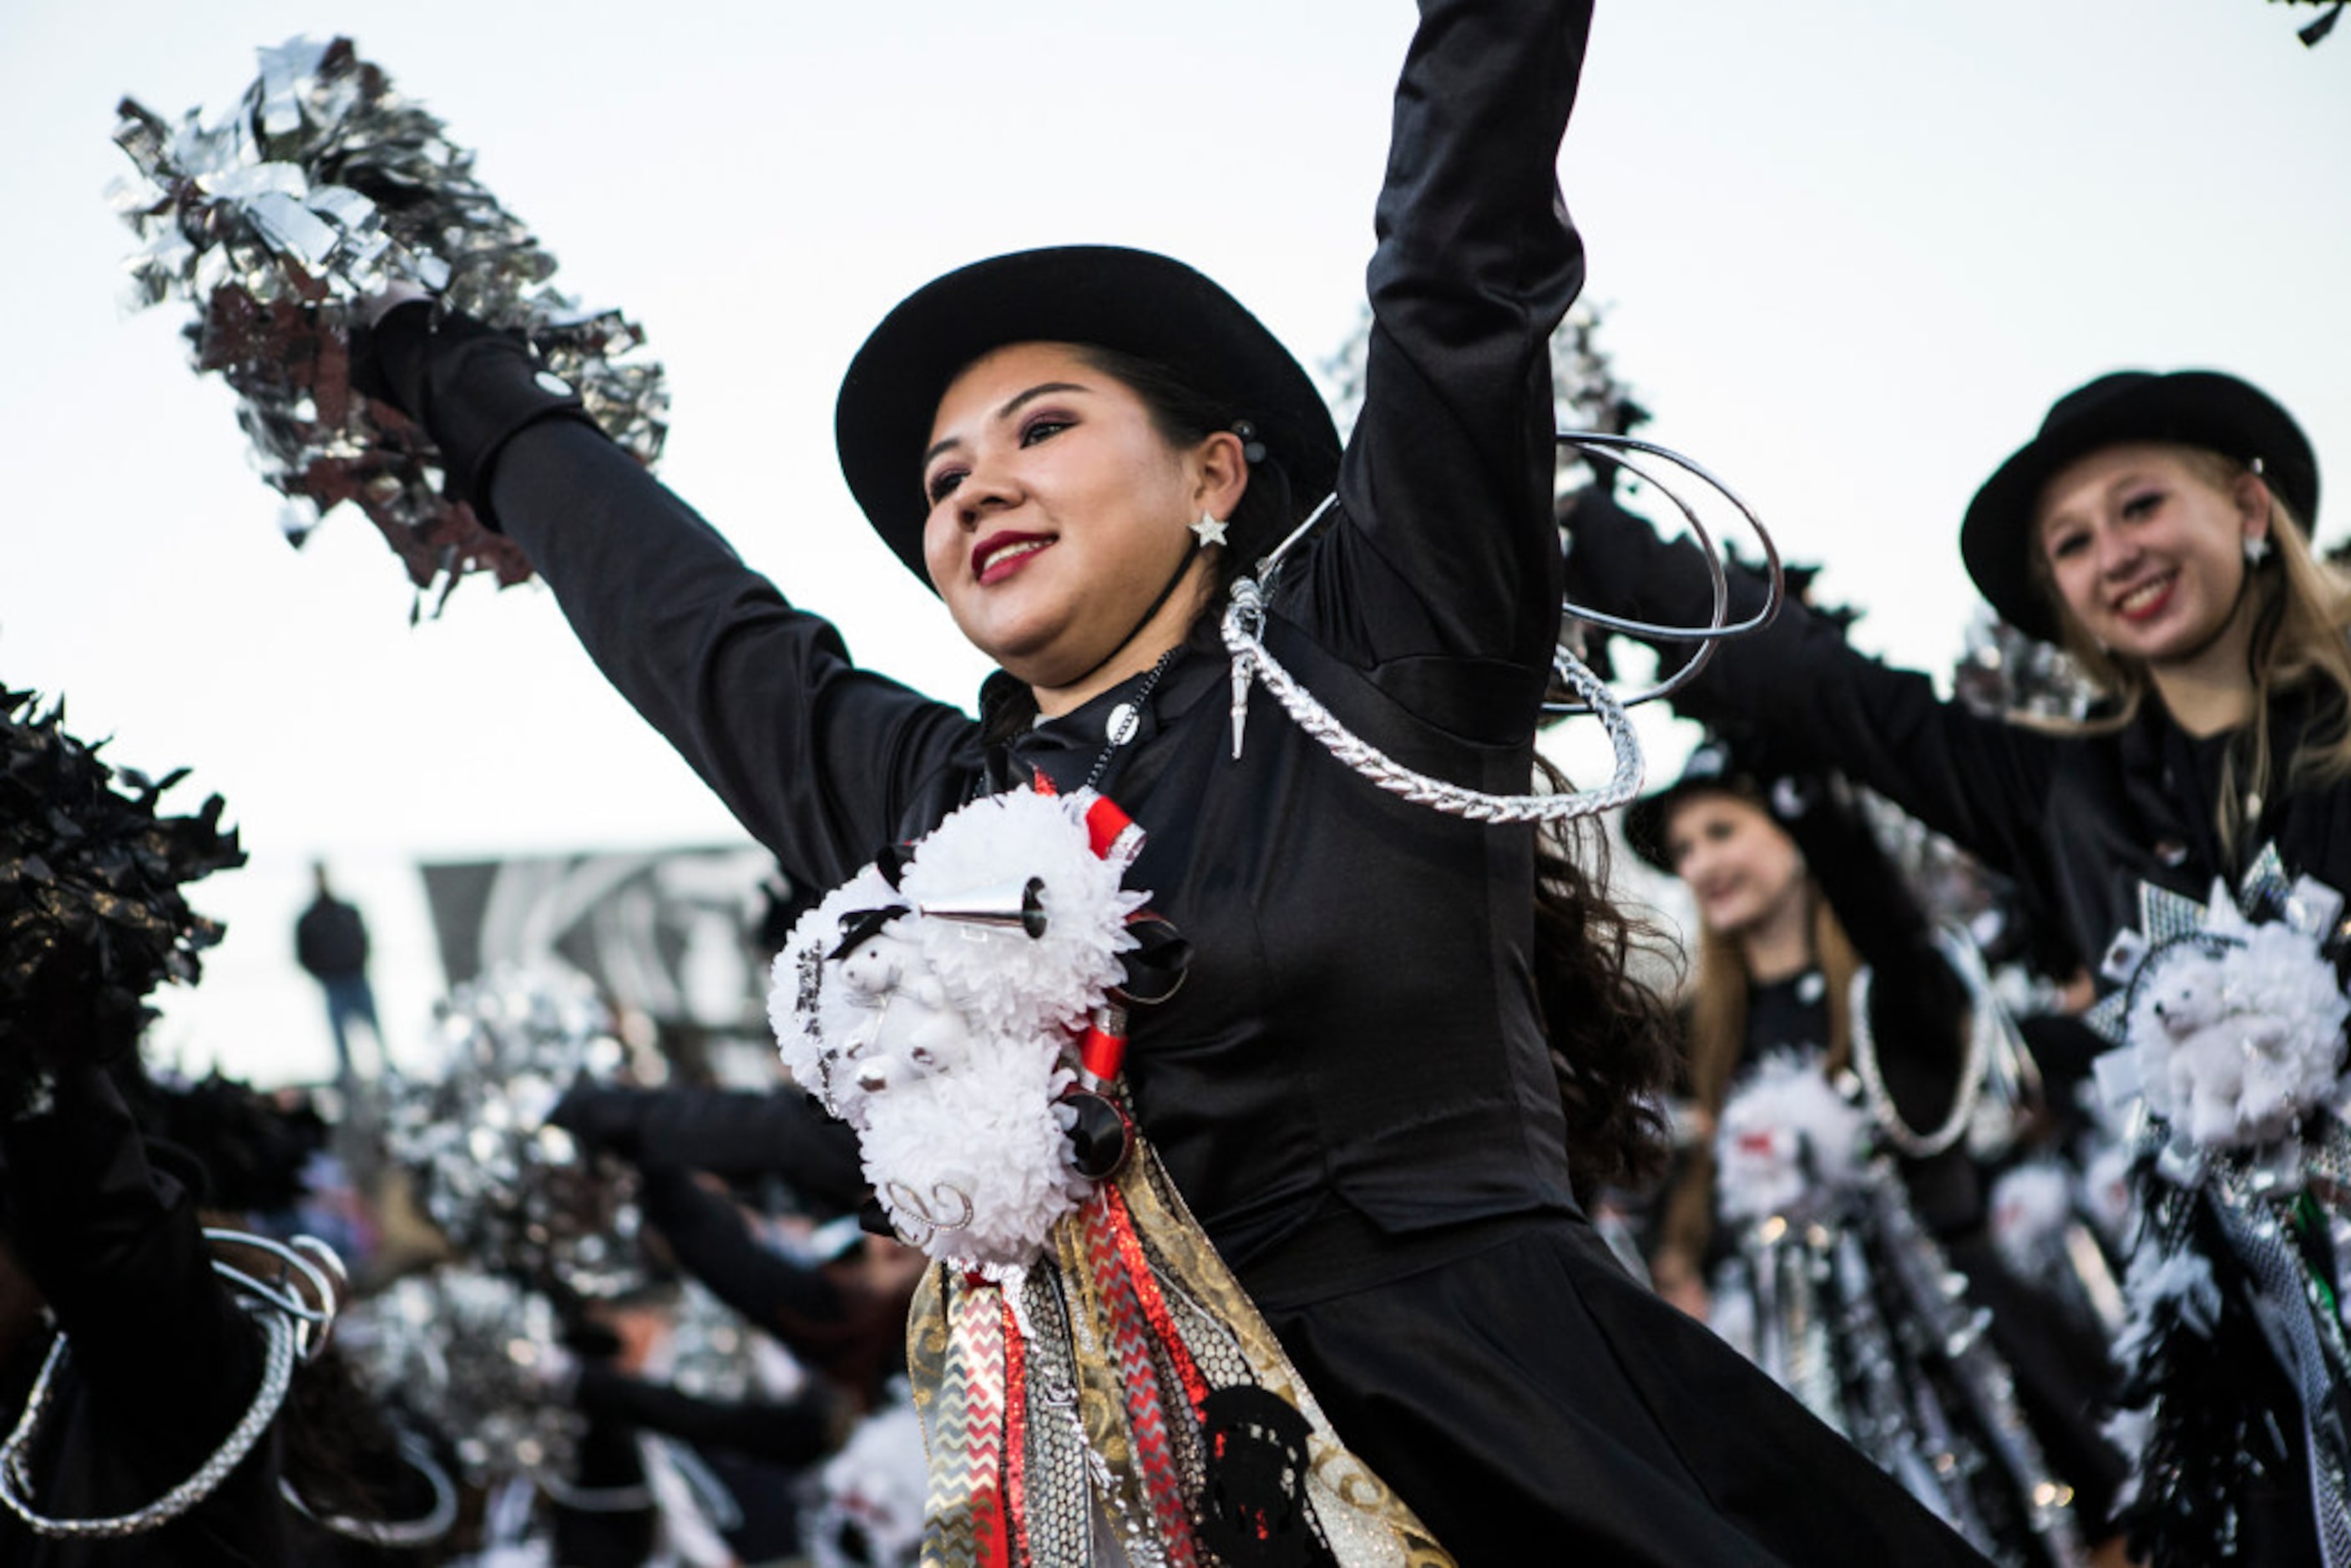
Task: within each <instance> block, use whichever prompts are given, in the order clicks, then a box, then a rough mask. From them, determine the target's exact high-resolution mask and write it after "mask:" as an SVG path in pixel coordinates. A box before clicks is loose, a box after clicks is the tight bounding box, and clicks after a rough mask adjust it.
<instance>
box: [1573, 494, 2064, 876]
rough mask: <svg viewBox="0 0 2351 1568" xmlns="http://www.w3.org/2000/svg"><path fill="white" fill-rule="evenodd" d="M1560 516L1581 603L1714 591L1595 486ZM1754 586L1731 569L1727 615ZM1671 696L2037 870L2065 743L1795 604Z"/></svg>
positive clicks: (1668, 611)
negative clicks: (1879, 654)
mask: <svg viewBox="0 0 2351 1568" xmlns="http://www.w3.org/2000/svg"><path fill="white" fill-rule="evenodd" d="M1568 524H1569V528H1568V531H1569V536H1570V543H1569V546H1568V580H1569V583H1568V586H1569V591H1570V592H1571V594H1572V595H1573V597H1574V598H1575V599H1576V600H1577V601H1579V602H1590V603H1592V604H1594V605H1597V606H1600V607H1603V608H1605V609H1607V610H1608V611H1610V612H1614V613H1617V614H1622V615H1627V616H1631V617H1633V618H1635V619H1638V620H1645V621H1650V622H1656V623H1659V624H1664V625H1702V624H1704V622H1705V621H1706V619H1707V615H1708V611H1709V610H1711V608H1712V601H1711V597H1710V594H1709V591H1708V583H1707V574H1706V568H1705V566H1704V565H1703V564H1702V563H1701V562H1700V561H1699V559H1698V550H1697V547H1695V546H1694V545H1691V544H1690V543H1688V542H1687V541H1681V542H1677V543H1675V544H1670V545H1669V544H1667V543H1665V542H1664V541H1662V540H1660V539H1659V538H1657V536H1656V530H1655V529H1653V528H1651V527H1650V526H1649V524H1648V523H1647V522H1646V521H1644V520H1643V519H1642V518H1640V517H1635V516H1634V515H1633V514H1631V513H1629V512H1627V511H1625V509H1624V508H1623V507H1619V506H1618V505H1617V504H1616V502H1615V501H1614V498H1612V497H1608V496H1606V495H1604V494H1603V493H1601V492H1599V491H1596V490H1595V491H1592V492H1589V493H1587V494H1586V495H1585V496H1583V497H1582V498H1581V499H1580V500H1579V501H1578V502H1577V503H1576V505H1575V507H1574V509H1573V512H1572V513H1571V514H1570V516H1569V518H1568ZM1762 598H1763V586H1762V584H1761V583H1760V582H1759V581H1757V580H1754V579H1752V578H1750V577H1747V576H1745V575H1743V574H1740V573H1737V572H1735V571H1734V573H1733V580H1732V593H1731V612H1732V614H1733V616H1734V617H1738V616H1744V615H1746V614H1749V613H1751V612H1753V611H1754V610H1755V609H1756V608H1757V607H1758V606H1759V605H1760V604H1761V602H1762ZM1675 707H1676V709H1677V711H1678V712H1680V713H1682V714H1684V715H1686V716H1688V717H1691V718H1696V719H1699V720H1702V721H1704V722H1706V723H1708V724H1709V725H1712V726H1715V727H1718V728H1721V729H1724V730H1727V731H1729V732H1732V733H1734V734H1755V735H1760V736H1763V737H1768V739H1769V743H1770V745H1771V747H1772V752H1773V756H1774V758H1775V760H1778V761H1780V762H1782V763H1783V764H1785V765H1786V766H1788V767H1791V768H1835V769H1837V770H1839V771H1842V772H1843V773H1844V774H1845V775H1847V776H1848V777H1849V778H1851V779H1853V780H1854V781H1855V783H1859V784H1865V785H1867V786H1868V787H1869V788H1871V789H1875V790H1876V791H1877V792H1878V793H1879V794H1881V795H1884V796H1885V797H1886V799H1887V800H1891V801H1893V802H1894V803H1895V804H1896V805H1897V806H1899V807H1901V808H1902V810H1905V811H1907V812H1908V813H1909V814H1910V815H1912V816H1914V817H1916V818H1917V819H1918V820H1919V821H1922V822H1924V823H1926V824H1927V826H1928V827H1929V828H1932V829H1934V830H1935V831H1937V832H1938V833H1941V834H1943V835H1944V836H1945V837H1947V838H1949V839H1950V840H1951V841H1953V842H1955V843H1957V844H1959V846H1960V847H1961V848H1962V849H1965V850H1967V851H1969V852H1970V853H1972V854H1974V855H1976V856H1978V857H1979V858H1980V859H1981V860H1983V861H1984V862H1986V863H1987V864H1989V865H1991V866H1992V867H1994V868H1995V869H1997V870H2000V871H2003V872H2006V873H2009V874H2011V875H2012V876H2015V877H2017V878H2018V879H2019V880H2021V881H2023V882H2026V883H2032V884H2035V885H2044V884H2045V883H2046V880H2047V879H2046V876H2045V873H2044V867H2045V862H2046V860H2047V856H2046V853H2045V852H2044V850H2043V845H2042V841H2041V838H2040V831H2039V830H2040V823H2041V820H2042V816H2043V810H2044V808H2045V806H2046V803H2047V800H2048V795H2049V782H2050V779H2051V776H2052V774H2053V770H2054V769H2055V768H2056V767H2057V766H2058V762H2059V757H2060V754H2061V752H2062V751H2063V750H2064V746H2065V743H2064V741H2062V740H2061V739H2059V738H2057V737H2052V736H2048V735H2043V734H2041V733H2038V732H2036V731H2033V730H2030V729H2025V728H2022V727H2019V726H2016V725H2012V724H2006V723H2003V722H2001V721H2000V720H1998V719H1992V718H1984V717H1980V716H1976V715H1974V714H1971V713H1970V712H1968V711H1967V710H1966V709H1965V708H1963V707H1960V706H1957V705H1955V704H1952V703H1947V702H1944V701H1941V700H1940V699H1938V697H1937V696H1936V695H1935V689H1934V685H1933V683H1931V682H1930V681H1928V678H1927V677H1926V676H1925V675H1923V674H1917V673H1916V672H1915V671H1908V670H1896V669H1889V668H1887V667H1886V665H1884V664H1880V663H1879V662H1878V661H1876V659H1873V658H1870V657H1869V656H1868V655H1866V654H1865V653H1860V652H1858V651H1856V650H1855V649H1854V648H1853V647H1852V646H1850V645H1849V644H1848V643H1846V642H1845V640H1844V636H1843V635H1842V634H1841V633H1840V632H1838V631H1837V629H1836V628H1835V627H1834V626H1831V625H1830V624H1828V623H1827V622H1823V621H1818V620H1815V619H1814V618H1813V617H1812V616H1810V615H1808V614H1806V613H1805V612H1804V611H1803V609H1802V606H1799V605H1790V606H1788V607H1786V608H1785V609H1784V610H1782V612H1781V614H1780V618H1779V620H1778V621H1776V622H1773V624H1772V625H1771V627H1770V628H1769V629H1768V630H1766V631H1765V632H1762V633H1761V634H1760V635H1758V636H1755V637H1752V638H1749V639H1747V640H1745V641H1742V642H1737V643H1730V644H1729V645H1728V646H1726V647H1724V648H1723V649H1722V650H1721V651H1720V652H1719V653H1717V654H1716V656H1715V659H1714V662H1713V663H1712V664H1710V665H1708V668H1707V670H1706V673H1705V674H1702V675H1701V676H1700V677H1699V678H1698V681H1697V682H1696V683H1695V684H1694V685H1690V686H1687V687H1686V688H1684V691H1683V693H1682V695H1680V696H1679V697H1677V699H1676V701H1675Z"/></svg>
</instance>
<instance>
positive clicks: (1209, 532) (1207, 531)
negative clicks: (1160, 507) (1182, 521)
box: [1185, 512, 1226, 547]
mask: <svg viewBox="0 0 2351 1568" xmlns="http://www.w3.org/2000/svg"><path fill="white" fill-rule="evenodd" d="M1185 526H1186V528H1190V529H1191V530H1192V534H1193V537H1194V538H1197V539H1198V540H1199V541H1200V543H1201V545H1202V546H1203V547H1206V546H1208V545H1220V544H1222V543H1224V542H1225V528H1226V525H1225V524H1223V523H1220V522H1218V521H1217V519H1216V517H1215V516H1214V515H1213V514H1211V513H1208V512H1202V513H1201V514H1200V520H1199V521H1198V522H1196V523H1187V524H1186V525H1185Z"/></svg>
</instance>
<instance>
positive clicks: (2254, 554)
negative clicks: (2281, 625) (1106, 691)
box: [1193, 523, 2270, 566]
mask: <svg viewBox="0 0 2351 1568" xmlns="http://www.w3.org/2000/svg"><path fill="white" fill-rule="evenodd" d="M1198 526H1199V525H1198V524H1196V523H1195V524H1194V525H1193V527H1195V528H1197V527H1198ZM2267 559H2270V541H2269V540H2268V538H2265V537H2263V536H2262V535H2259V534H2254V535H2251V536H2249V537H2248V538H2246V540H2245V564H2246V565H2247V566H2259V565H2261V564H2262V562H2263V561H2265V560H2267Z"/></svg>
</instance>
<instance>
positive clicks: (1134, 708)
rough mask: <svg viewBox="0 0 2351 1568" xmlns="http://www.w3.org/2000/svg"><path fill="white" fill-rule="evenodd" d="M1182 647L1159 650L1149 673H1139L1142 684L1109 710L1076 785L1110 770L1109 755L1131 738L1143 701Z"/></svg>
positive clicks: (1088, 782)
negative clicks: (1095, 751) (1098, 750)
mask: <svg viewBox="0 0 2351 1568" xmlns="http://www.w3.org/2000/svg"><path fill="white" fill-rule="evenodd" d="M1183 650H1184V644H1183V643H1176V644H1175V646H1173V647H1171V648H1169V649H1168V650H1167V651H1166V652H1165V653H1162V654H1160V655H1159V662H1158V663H1157V664H1154V665H1152V666H1151V673H1150V674H1147V675H1145V676H1144V677H1143V684H1142V685H1139V686H1137V687H1135V688H1134V695H1133V696H1131V697H1128V698H1127V699H1126V700H1125V701H1124V702H1122V703H1120V704H1119V705H1118V706H1115V707H1113V708H1112V709H1111V710H1110V719H1109V722H1108V723H1106V724H1104V725H1103V726H1102V730H1103V737H1102V754H1101V755H1100V756H1098V757H1096V758H1094V765H1093V767H1092V768H1090V769H1089V770H1088V771H1087V773H1086V781H1085V782H1084V783H1083V784H1081V785H1080V786H1078V787H1079V788H1080V789H1092V788H1093V787H1094V786H1095V785H1097V784H1099V783H1101V782H1102V775H1103V774H1104V773H1106V772H1108V771H1109V770H1110V759H1111V758H1113V757H1115V756H1116V755H1118V751H1119V748H1120V747H1123V746H1124V745H1126V744H1127V743H1128V742H1129V741H1131V740H1133V739H1134V737H1135V732H1136V731H1138V730H1140V729H1141V728H1142V727H1143V705H1144V704H1145V703H1147V702H1149V701H1150V700H1151V694H1152V693H1153V692H1154V691H1155V690H1156V689H1158V685H1159V681H1160V677H1161V676H1163V675H1165V674H1166V673H1167V666H1169V665H1170V664H1174V663H1175V655H1176V654H1177V653H1182V652H1183Z"/></svg>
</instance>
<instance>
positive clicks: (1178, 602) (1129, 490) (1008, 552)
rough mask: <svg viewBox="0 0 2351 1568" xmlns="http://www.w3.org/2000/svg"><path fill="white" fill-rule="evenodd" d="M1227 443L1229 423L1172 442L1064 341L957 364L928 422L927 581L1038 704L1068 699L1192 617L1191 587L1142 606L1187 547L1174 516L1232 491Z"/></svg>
mask: <svg viewBox="0 0 2351 1568" xmlns="http://www.w3.org/2000/svg"><path fill="white" fill-rule="evenodd" d="M1239 446H1240V443H1239V441H1238V439H1237V438H1236V437H1234V436H1232V435H1231V434H1220V435H1217V436H1211V437H1209V438H1208V439H1207V441H1205V442H1203V443H1202V444H1200V445H1199V446H1198V447H1196V448H1190V449H1186V448H1182V447H1178V446H1176V445H1175V444H1172V443H1170V442H1169V441H1168V440H1167V439H1166V437H1165V435H1164V434H1161V432H1160V430H1159V428H1158V426H1157V424H1156V423H1155V422H1154V420H1153V417H1152V413H1151V410H1150V408H1149V406H1148V405H1147V404H1145V403H1144V401H1143V400H1142V398H1141V397H1139V396H1137V395H1136V393H1135V392H1134V390H1133V389H1131V388H1130V387H1128V386H1127V385H1126V384H1125V383H1124V382H1121V381H1119V380H1118V379H1117V378H1116V377H1114V376H1112V375H1109V374H1107V373H1106V372H1104V371H1101V370H1099V369H1097V368H1095V367H1094V366H1093V365H1092V364H1091V363H1089V362H1088V361H1087V360H1086V358H1085V357H1084V355H1083V353H1082V352H1081V350H1078V349H1076V348H1073V347H1071V346H1070V345H1068V344H1061V343H1016V344H1012V345H1010V346H1008V347H1006V348H1002V349H998V350H995V351H994V352H992V353H990V354H988V355H987V356H986V357H984V358H982V359H980V360H978V361H975V362H973V363H972V364H971V365H970V366H969V367H967V369H966V370H965V371H963V372H962V373H961V374H960V375H958V376H957V377H956V379H955V382H953V383H952V384H951V385H950V386H949V387H948V388H947V390H946V395H945V396H943V397H942V398H941V399H940V400H939V408H938V413H937V416H936V417H935V420H934V421H933V423H932V427H931V446H930V449H929V451H928V452H927V453H926V454H925V457H924V461H923V474H922V482H923V491H924V496H925V499H926V500H927V502H928V503H929V506H930V512H929V516H928V517H927V518H926V520H925V523H924V528H923V556H924V563H925V566H926V567H927V568H928V570H929V571H930V576H931V581H932V583H933V584H934V585H935V586H936V588H937V589H938V591H939V595H940V597H941V598H943V599H945V600H946V605H947V609H948V611H949V612H951V613H952V614H953V615H954V616H955V620H956V626H957V627H959V628H960V629H961V630H962V632H963V634H964V635H965V636H966V637H967V638H968V639H969V640H970V641H971V643H972V644H973V645H974V646H975V647H977V648H978V649H979V650H980V652H982V653H986V654H987V656H988V657H989V658H991V659H993V660H995V661H996V662H997V663H998V664H1000V665H1002V666H1003V667H1004V668H1005V669H1006V670H1008V671H1009V672H1010V673H1011V674H1014V675H1015V676H1017V677H1019V679H1020V680H1022V681H1025V682H1027V683H1028V684H1029V685H1030V686H1031V687H1033V688H1036V689H1037V690H1038V692H1039V695H1040V706H1044V709H1045V711H1047V712H1049V713H1050V712H1055V711H1060V710H1061V709H1064V708H1066V707H1068V706H1075V703H1076V702H1078V701H1082V700H1083V699H1084V696H1085V695H1091V693H1090V692H1075V695H1072V693H1073V691H1074V687H1075V685H1076V684H1078V683H1088V684H1091V685H1103V686H1105V687H1106V685H1108V684H1111V683H1112V682H1114V681H1115V680H1116V679H1119V678H1123V676H1124V675H1125V674H1132V673H1134V671H1133V670H1129V669H1127V668H1126V666H1127V665H1129V664H1133V665H1134V667H1135V669H1142V668H1147V667H1148V666H1149V664H1150V663H1151V661H1152V660H1154V659H1155V658H1156V657H1157V656H1158V655H1159V654H1160V653H1162V652H1163V651H1164V650H1165V649H1166V648H1167V647H1169V646H1171V645H1172V644H1173V643H1175V641H1176V640H1178V639H1180V638H1181V637H1182V635H1183V633H1184V632H1185V630H1186V628H1187V627H1188V626H1189V625H1190V623H1191V621H1192V618H1193V616H1194V615H1195V614H1196V613H1197V612H1198V610H1199V607H1200V602H1201V597H1202V590H1201V588H1199V587H1194V588H1192V589H1191V590H1190V591H1184V590H1179V591H1176V592H1175V593H1172V594H1169V595H1168V596H1167V599H1166V601H1165V602H1163V603H1161V604H1160V606H1159V608H1158V609H1157V610H1156V611H1154V610H1153V608H1152V606H1153V603H1154V601H1156V600H1158V599H1159V597H1160V594H1161V592H1162V591H1163V590H1165V588H1166V587H1167V585H1168V583H1169V580H1170V579H1171V578H1173V577H1174V576H1175V573H1176V572H1177V571H1178V570H1181V569H1182V568H1183V567H1184V564H1185V562H1186V560H1187V559H1196V558H1195V551H1196V547H1197V541H1196V539H1195V538H1194V537H1193V535H1192V534H1191V532H1190V531H1189V529H1188V528H1187V525H1188V524H1190V523H1191V522H1192V521H1193V520H1194V519H1196V518H1197V517H1199V516H1200V515H1201V514H1202V513H1203V512H1204V511H1206V512H1213V513H1214V514H1215V515H1216V516H1217V517H1228V516H1229V515H1230V512H1231V508H1232V506H1233V504H1234V503H1235V502H1237V501H1238V498H1239V492H1240V488H1241V487H1242V486H1245V485H1246V484H1247V474H1246V470H1245V469H1244V468H1243V466H1242V465H1241V463H1240V453H1239ZM1205 557H1206V552H1205V551H1203V552H1200V554H1199V557H1198V559H1203V560H1205ZM1195 575H1196V578H1197V579H1198V580H1199V582H1200V583H1201V584H1203V585H1204V584H1205V583H1206V581H1207V573H1206V572H1205V571H1196V573H1195ZM1146 616H1147V617H1148V618H1149V624H1148V625H1144V624H1143V622H1144V620H1145V618H1146ZM1139 626H1140V627H1141V631H1140V632H1138V627H1139ZM1105 661H1110V662H1109V663H1108V664H1105ZM1138 661H1139V662H1138ZM1104 674H1106V675H1107V676H1108V677H1109V679H1108V681H1102V680H1099V679H1098V678H1097V677H1099V676H1101V675H1104ZM1049 693H1057V694H1060V695H1062V696H1063V697H1065V698H1070V699H1071V700H1065V701H1062V702H1060V703H1058V704H1055V703H1052V702H1049V701H1047V700H1046V698H1047V695H1048V694H1049Z"/></svg>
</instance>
